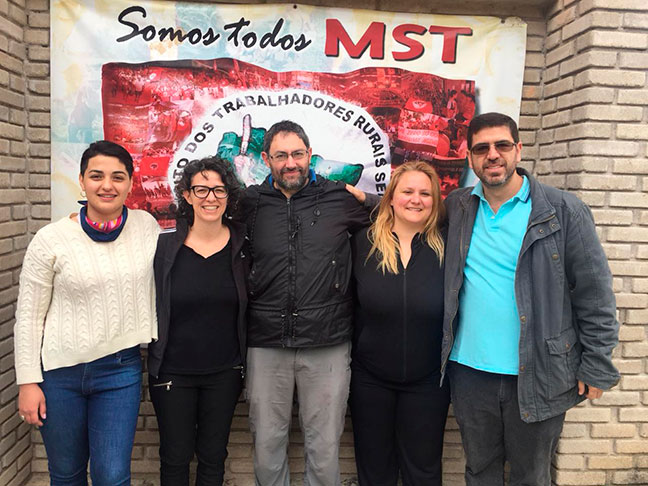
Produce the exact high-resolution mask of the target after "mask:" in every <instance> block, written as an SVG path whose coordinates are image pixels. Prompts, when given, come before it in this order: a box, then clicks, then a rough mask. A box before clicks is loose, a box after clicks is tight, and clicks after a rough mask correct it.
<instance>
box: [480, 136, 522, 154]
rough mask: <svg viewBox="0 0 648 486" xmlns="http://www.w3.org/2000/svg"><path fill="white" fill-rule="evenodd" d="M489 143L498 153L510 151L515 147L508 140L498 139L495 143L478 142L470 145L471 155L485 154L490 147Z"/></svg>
mask: <svg viewBox="0 0 648 486" xmlns="http://www.w3.org/2000/svg"><path fill="white" fill-rule="evenodd" d="M491 145H492V146H493V147H495V150H497V151H498V152H499V153H500V154H504V153H506V152H510V151H511V150H513V147H515V144H514V143H513V142H510V141H509V140H499V141H497V142H495V143H492V144H491V143H478V144H475V145H473V146H472V148H471V149H470V153H471V154H473V155H486V154H487V153H488V151H489V150H490V148H491Z"/></svg>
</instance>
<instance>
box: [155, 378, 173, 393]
mask: <svg viewBox="0 0 648 486" xmlns="http://www.w3.org/2000/svg"><path fill="white" fill-rule="evenodd" d="M161 386H164V387H166V391H171V387H172V386H173V381H172V380H169V381H167V382H166V383H156V384H155V385H153V388H159V387H161Z"/></svg>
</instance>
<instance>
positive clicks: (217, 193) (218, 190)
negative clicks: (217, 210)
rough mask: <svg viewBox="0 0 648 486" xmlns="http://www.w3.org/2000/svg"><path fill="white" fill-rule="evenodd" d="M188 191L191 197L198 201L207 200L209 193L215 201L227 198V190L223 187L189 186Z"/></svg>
mask: <svg viewBox="0 0 648 486" xmlns="http://www.w3.org/2000/svg"><path fill="white" fill-rule="evenodd" d="M190 189H191V192H192V193H193V195H194V196H196V197H197V198H198V199H207V197H209V193H210V192H213V193H214V197H216V198H217V199H225V198H226V197H227V189H226V188H225V186H214V187H207V186H191V187H190Z"/></svg>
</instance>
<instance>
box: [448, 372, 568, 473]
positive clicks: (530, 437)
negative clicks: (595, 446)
mask: <svg viewBox="0 0 648 486" xmlns="http://www.w3.org/2000/svg"><path fill="white" fill-rule="evenodd" d="M448 376H449V377H450V384H451V386H452V406H453V408H454V413H455V417H456V419H457V423H458V424H459V430H460V432H461V440H462V442H463V447H464V451H465V452H466V485H467V486H503V485H504V463H505V462H506V461H508V462H509V463H510V465H511V472H510V475H509V480H508V484H509V486H528V485H534V486H550V485H551V459H552V457H553V455H554V452H555V451H556V447H557V446H558V439H559V438H560V432H561V431H562V426H563V422H564V420H565V414H564V413H561V414H560V415H558V416H557V417H552V418H549V419H547V420H543V421H541V422H533V423H526V422H523V421H522V419H521V418H520V407H519V405H518V393H517V385H518V377H517V376H511V375H500V374H497V373H488V372H486V371H480V370H476V369H474V368H470V367H468V366H464V365H461V364H459V363H455V362H454V361H450V363H449V364H448Z"/></svg>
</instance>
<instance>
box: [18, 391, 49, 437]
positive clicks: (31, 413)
mask: <svg viewBox="0 0 648 486" xmlns="http://www.w3.org/2000/svg"><path fill="white" fill-rule="evenodd" d="M46 409H47V407H46V406H45V395H44V394H43V390H41V387H40V386H38V383H26V384H24V385H20V387H19V391H18V413H19V414H20V418H22V419H23V420H24V421H25V422H27V423H28V424H31V425H38V426H39V427H40V426H42V425H43V422H42V421H41V419H44V418H45V411H46Z"/></svg>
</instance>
